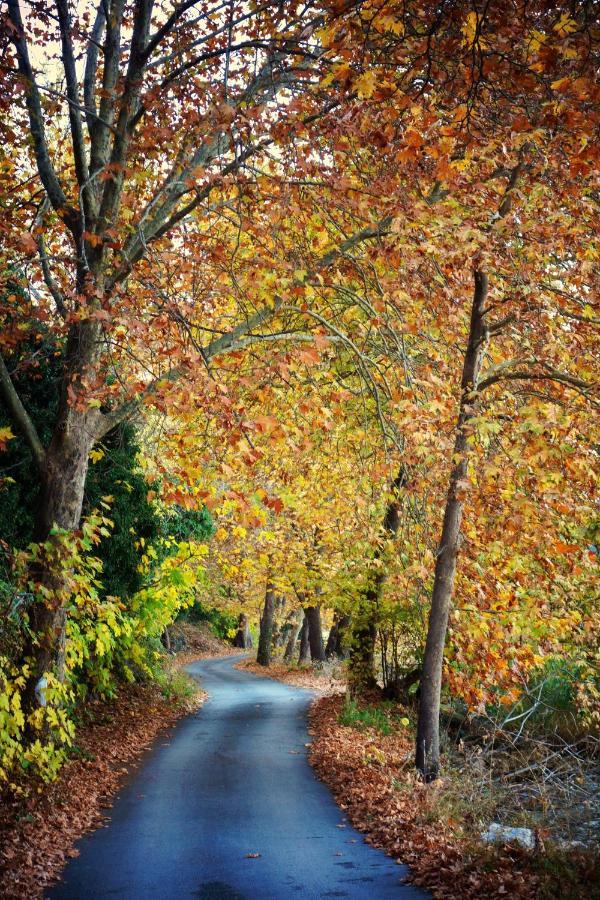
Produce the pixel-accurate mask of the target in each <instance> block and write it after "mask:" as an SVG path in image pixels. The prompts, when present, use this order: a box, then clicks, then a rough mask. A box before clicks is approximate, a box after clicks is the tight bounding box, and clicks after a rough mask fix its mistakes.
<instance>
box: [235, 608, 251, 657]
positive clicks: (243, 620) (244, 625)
mask: <svg viewBox="0 0 600 900" xmlns="http://www.w3.org/2000/svg"><path fill="white" fill-rule="evenodd" d="M233 646H234V647H240V649H242V650H251V649H252V635H251V634H250V622H249V621H248V616H247V615H246V613H240V617H239V620H238V630H237V634H236V636H235V637H234V639H233Z"/></svg>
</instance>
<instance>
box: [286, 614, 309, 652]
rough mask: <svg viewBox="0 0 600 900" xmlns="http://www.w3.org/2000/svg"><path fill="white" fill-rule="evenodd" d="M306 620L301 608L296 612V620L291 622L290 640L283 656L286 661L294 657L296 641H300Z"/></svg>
mask: <svg viewBox="0 0 600 900" xmlns="http://www.w3.org/2000/svg"><path fill="white" fill-rule="evenodd" d="M303 622H304V613H303V611H302V610H299V611H298V612H297V613H296V617H295V619H294V621H293V622H292V623H291V626H292V627H291V631H290V633H289V636H288V641H287V644H286V648H285V653H284V654H283V658H284V660H285V661H286V662H289V661H290V660H291V659H293V658H294V650H295V649H296V643H297V641H298V635H299V634H300V631H301V629H302V623H303Z"/></svg>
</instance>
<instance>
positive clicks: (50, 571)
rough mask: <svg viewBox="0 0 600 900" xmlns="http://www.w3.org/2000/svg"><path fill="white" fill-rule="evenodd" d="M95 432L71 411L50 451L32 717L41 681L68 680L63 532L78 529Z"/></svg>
mask: <svg viewBox="0 0 600 900" xmlns="http://www.w3.org/2000/svg"><path fill="white" fill-rule="evenodd" d="M94 428H95V417H94V416H93V415H90V414H89V413H80V412H76V411H75V410H73V409H70V408H67V409H66V410H65V412H64V416H63V417H62V418H61V419H59V424H58V426H57V428H56V429H55V432H54V435H53V438H52V441H51V443H50V446H49V447H48V450H47V451H46V456H45V470H44V472H43V475H42V495H41V501H40V506H39V510H38V519H37V523H36V541H37V542H39V543H41V544H46V545H48V546H47V550H46V551H45V552H44V556H43V557H42V558H41V559H40V560H38V561H36V562H35V563H34V564H33V565H32V568H31V578H32V580H33V581H34V582H35V583H37V584H39V585H40V586H41V587H42V588H43V589H44V593H45V595H46V597H45V599H44V600H42V599H41V597H40V596H38V597H37V598H36V602H35V603H33V604H32V606H31V608H30V610H29V629H28V632H29V636H28V637H27V638H26V641H25V644H24V647H23V658H24V659H26V660H28V661H29V663H30V675H29V678H28V680H27V684H26V686H25V689H24V707H25V709H26V710H27V711H28V712H29V711H31V710H32V709H34V708H35V706H36V705H37V700H36V697H35V687H36V685H37V684H38V682H39V680H40V678H42V677H44V675H46V674H47V673H50V672H52V673H53V674H55V675H56V676H57V677H58V678H59V679H61V680H62V678H63V677H64V654H65V640H66V611H65V605H66V603H67V601H68V599H69V596H68V592H69V591H68V587H67V580H68V579H67V576H68V572H66V571H65V570H64V569H63V567H62V564H61V556H62V548H61V532H62V533H64V532H71V533H72V532H74V531H76V530H77V529H78V528H79V525H80V519H81V509H82V506H83V496H84V488H85V479H86V475H87V470H88V460H89V454H90V450H91V449H92V447H93V444H94ZM36 593H37V592H36Z"/></svg>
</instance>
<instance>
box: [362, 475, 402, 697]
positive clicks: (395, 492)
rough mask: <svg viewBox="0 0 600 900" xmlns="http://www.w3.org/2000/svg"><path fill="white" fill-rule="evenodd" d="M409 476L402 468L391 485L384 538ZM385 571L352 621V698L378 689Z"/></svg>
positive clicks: (395, 522) (395, 523) (394, 522)
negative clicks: (377, 656)
mask: <svg viewBox="0 0 600 900" xmlns="http://www.w3.org/2000/svg"><path fill="white" fill-rule="evenodd" d="M407 479H408V473H407V471H406V469H405V467H404V466H401V468H400V471H399V472H398V474H397V476H396V478H395V479H394V483H393V485H392V498H391V500H390V502H389V503H388V506H387V509H386V511H385V516H384V518H383V532H384V537H394V536H395V535H396V533H397V531H398V528H399V525H400V498H399V492H400V490H401V489H402V488H403V487H404V485H405V484H406V481H407ZM381 553H382V545H381V544H380V545H379V546H378V547H376V549H375V559H376V560H379V559H380V558H381ZM385 579H386V574H385V570H384V569H383V568H382V567H380V568H379V569H378V570H377V573H376V574H375V577H374V578H373V581H372V583H371V585H370V587H369V588H368V589H367V590H366V592H365V594H364V596H363V598H362V602H361V604H360V607H359V609H358V611H357V613H356V615H355V617H354V622H355V624H354V629H353V634H352V646H351V650H350V666H349V670H348V682H349V687H350V690H351V692H352V693H353V694H361V693H364V692H365V691H368V690H372V689H373V688H375V687H377V677H376V674H375V641H376V639H377V616H378V610H379V604H380V600H381V594H382V592H383V586H384V584H385Z"/></svg>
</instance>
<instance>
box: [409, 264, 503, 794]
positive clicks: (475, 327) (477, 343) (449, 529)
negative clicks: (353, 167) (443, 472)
mask: <svg viewBox="0 0 600 900" xmlns="http://www.w3.org/2000/svg"><path fill="white" fill-rule="evenodd" d="M487 289H488V280H487V276H486V275H484V274H483V273H482V272H475V291H474V295H473V306H472V309H471V326H470V330H469V340H468V344H467V350H466V353H465V359H464V365H463V373H462V380H461V398H460V406H459V414H458V422H457V430H456V440H455V443H454V452H453V456H452V459H453V462H454V465H453V467H452V471H451V473H450V482H449V486H448V494H447V498H446V509H445V511H444V522H443V526H442V534H441V537H440V542H439V546H438V553H437V558H436V565H435V578H434V583H433V593H432V597H431V610H430V613H429V626H428V630H427V641H426V644H425V656H424V658H423V674H422V676H421V688H420V690H421V694H420V702H419V719H418V725H417V746H416V766H417V769H418V770H419V771H420V772H421V774H422V775H423V777H424V779H425V780H426V781H433V780H434V779H435V778H437V775H438V772H439V766H440V700H441V692H442V670H443V664H444V644H445V642H446V632H447V629H448V616H449V613H450V604H451V602H452V595H453V592H454V577H455V573H456V560H457V556H458V552H459V548H460V526H461V520H462V511H463V497H464V495H465V491H466V489H467V488H468V484H467V465H468V449H469V448H468V439H469V435H470V431H471V427H470V426H471V422H472V419H473V418H474V416H475V414H476V411H477V395H476V391H477V381H478V377H479V370H480V368H481V361H482V358H483V353H484V348H485V341H486V329H485V325H484V307H485V301H486V297H487Z"/></svg>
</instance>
